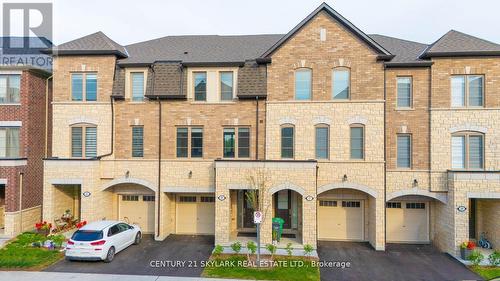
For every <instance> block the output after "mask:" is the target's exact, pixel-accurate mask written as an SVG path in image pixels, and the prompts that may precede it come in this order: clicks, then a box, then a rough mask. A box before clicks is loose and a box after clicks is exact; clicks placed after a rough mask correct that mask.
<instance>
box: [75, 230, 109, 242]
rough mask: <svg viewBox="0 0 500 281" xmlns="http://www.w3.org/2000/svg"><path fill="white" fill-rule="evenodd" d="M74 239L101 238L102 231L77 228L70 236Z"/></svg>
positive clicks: (88, 239) (89, 239) (91, 239)
mask: <svg viewBox="0 0 500 281" xmlns="http://www.w3.org/2000/svg"><path fill="white" fill-rule="evenodd" d="M71 239H72V240H75V241H94V240H99V239H102V231H97V230H78V231H76V232H75V233H74V234H73V236H72V237H71Z"/></svg>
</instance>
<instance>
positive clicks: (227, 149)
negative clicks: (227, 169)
mask: <svg viewBox="0 0 500 281" xmlns="http://www.w3.org/2000/svg"><path fill="white" fill-rule="evenodd" d="M222 137H223V141H224V148H223V149H224V151H223V155H224V158H234V157H235V146H236V142H235V129H234V128H224V132H223V135H222Z"/></svg>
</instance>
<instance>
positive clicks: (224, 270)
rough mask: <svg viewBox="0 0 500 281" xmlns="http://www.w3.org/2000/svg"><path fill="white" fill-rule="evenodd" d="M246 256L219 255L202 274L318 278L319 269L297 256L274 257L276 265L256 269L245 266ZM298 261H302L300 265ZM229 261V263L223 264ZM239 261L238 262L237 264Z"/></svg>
mask: <svg viewBox="0 0 500 281" xmlns="http://www.w3.org/2000/svg"><path fill="white" fill-rule="evenodd" d="M245 261H246V256H242V255H239V256H235V255H231V256H221V257H219V258H213V259H211V262H214V264H211V265H209V266H207V267H205V270H204V271H203V274H202V276H204V277H217V278H239V279H257V280H290V281H293V280H297V281H306V280H315V281H317V280H319V269H318V268H317V267H313V266H311V261H310V260H307V259H302V258H298V257H290V258H288V257H275V261H276V262H277V263H279V265H278V266H275V267H271V268H265V269H264V268H263V269H258V268H255V267H245V266H244V264H243V263H244V262H245ZM298 262H303V265H302V266H301V265H300V264H298ZM224 263H231V264H227V265H226V264H224ZM238 263H239V264H238Z"/></svg>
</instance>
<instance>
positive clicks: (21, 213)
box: [19, 172, 24, 232]
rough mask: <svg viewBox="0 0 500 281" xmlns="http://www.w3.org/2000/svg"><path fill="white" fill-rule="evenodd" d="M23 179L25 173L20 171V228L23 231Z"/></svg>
mask: <svg viewBox="0 0 500 281" xmlns="http://www.w3.org/2000/svg"><path fill="white" fill-rule="evenodd" d="M23 180H24V173H23V172H19V228H20V230H21V231H20V232H23Z"/></svg>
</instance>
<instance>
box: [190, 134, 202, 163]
mask: <svg viewBox="0 0 500 281" xmlns="http://www.w3.org/2000/svg"><path fill="white" fill-rule="evenodd" d="M191 157H203V128H192V129H191Z"/></svg>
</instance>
